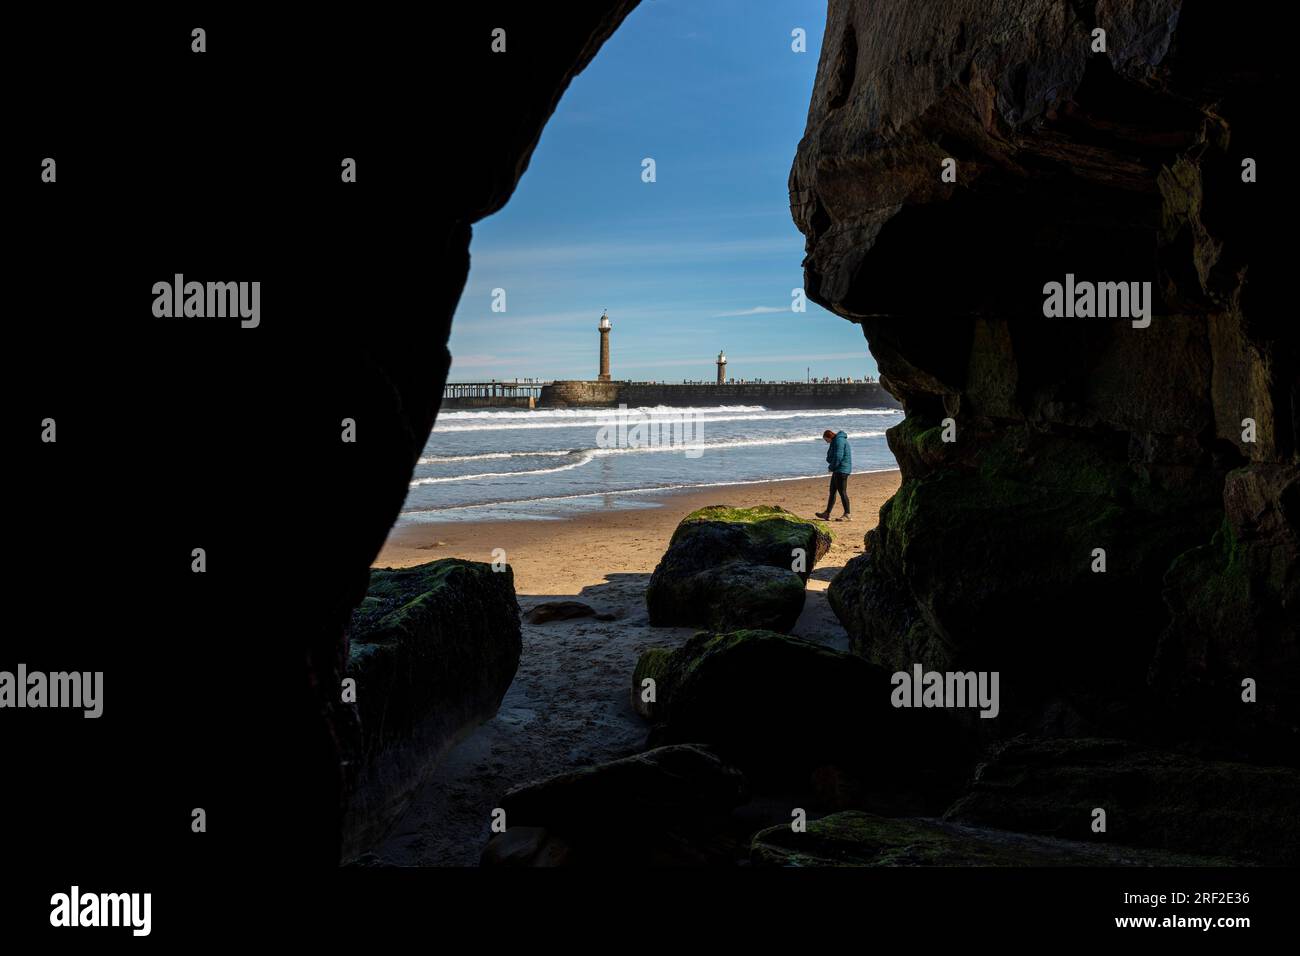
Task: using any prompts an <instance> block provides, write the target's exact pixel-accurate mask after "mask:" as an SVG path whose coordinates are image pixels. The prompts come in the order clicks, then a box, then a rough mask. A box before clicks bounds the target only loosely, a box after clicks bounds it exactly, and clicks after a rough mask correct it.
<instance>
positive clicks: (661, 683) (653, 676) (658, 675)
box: [631, 647, 673, 720]
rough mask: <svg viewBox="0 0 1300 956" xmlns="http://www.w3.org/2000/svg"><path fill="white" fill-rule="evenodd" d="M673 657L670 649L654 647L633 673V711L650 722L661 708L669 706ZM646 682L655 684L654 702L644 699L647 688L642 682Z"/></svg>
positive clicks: (645, 654) (639, 660)
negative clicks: (650, 681)
mask: <svg viewBox="0 0 1300 956" xmlns="http://www.w3.org/2000/svg"><path fill="white" fill-rule="evenodd" d="M672 656H673V652H672V651H671V650H669V649H668V648H665V647H652V648H650V650H648V651H646V652H645V653H644V654H642V655H641V657H640V658H639V659H638V660H637V662H636V669H635V670H633V672H632V694H631V700H632V709H633V710H635V711H636V712H637V713H638V714H640V715H641V716H642V717H645V718H646V719H648V720H654V719H655V715H656V714H657V713H658V712H659V708H660V707H661V706H665V707H666V706H667V702H668V693H669V682H668V680H667V679H666V676H667V673H668V667H669V662H670V661H671V660H672ZM645 680H653V681H654V682H655V683H654V697H655V699H654V700H653V701H648V700H645V699H644V698H645V693H646V690H647V688H645V687H643V686H642V681H645Z"/></svg>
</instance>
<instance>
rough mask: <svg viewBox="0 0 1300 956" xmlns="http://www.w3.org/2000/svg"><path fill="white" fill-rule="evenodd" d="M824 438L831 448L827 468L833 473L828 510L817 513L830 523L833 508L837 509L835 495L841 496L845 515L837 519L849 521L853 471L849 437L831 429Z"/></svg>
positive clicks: (827, 504)
mask: <svg viewBox="0 0 1300 956" xmlns="http://www.w3.org/2000/svg"><path fill="white" fill-rule="evenodd" d="M822 438H824V439H825V440H826V443H827V444H828V445H830V446H831V447H830V448H828V449H826V467H827V470H828V471H829V472H830V473H831V491H830V497H828V498H827V499H826V510H825V511H819V512H817V517H818V518H821V519H822V520H823V521H829V520H830V517H831V508H833V507H835V495H836V493H838V494H839V496H840V504H841V505H843V506H844V514H843V515H842V516H841V517H840V518H838V519H836V520H838V521H848V520H849V475H850V473H852V471H853V455H852V453H851V452H850V451H849V436H848V435H846V434H845V433H844V432H842V431H840V432H833V431H831V430H830V429H829V428H828V429H826V431H824V432H822Z"/></svg>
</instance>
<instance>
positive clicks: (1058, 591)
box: [827, 423, 1222, 735]
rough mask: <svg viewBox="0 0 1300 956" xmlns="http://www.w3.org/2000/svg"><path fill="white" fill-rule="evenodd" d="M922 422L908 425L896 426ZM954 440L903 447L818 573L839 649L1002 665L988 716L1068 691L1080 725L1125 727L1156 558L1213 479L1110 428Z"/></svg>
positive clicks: (1195, 518)
mask: <svg viewBox="0 0 1300 956" xmlns="http://www.w3.org/2000/svg"><path fill="white" fill-rule="evenodd" d="M970 427H971V428H974V427H975V426H973V425H972V426H970ZM930 432H931V429H926V428H922V425H921V423H916V424H909V425H908V427H907V428H906V429H902V430H901V432H900V436H901V437H899V438H898V439H897V440H898V441H899V442H904V443H907V442H913V443H914V442H917V441H923V442H928V441H929V438H928V437H927V436H929V435H930ZM965 442H966V444H965V445H964V446H963V447H968V449H969V450H968V451H966V452H965V453H964V454H965V455H966V458H965V459H964V460H962V461H961V462H950V461H947V460H946V459H945V460H944V461H942V462H939V461H935V460H934V459H933V456H930V457H929V458H926V457H925V456H922V455H921V454H920V453H919V452H917V453H916V454H915V455H914V456H913V457H914V458H915V461H916V463H917V464H916V465H915V467H916V468H917V469H918V471H917V472H916V473H914V475H909V476H908V477H905V479H904V481H903V483H902V485H901V486H900V487H899V490H898V492H897V493H896V494H895V495H894V496H893V498H891V499H890V500H889V501H888V502H886V503H885V505H884V506H883V507H882V508H881V511H880V522H879V524H878V526H877V527H876V528H875V529H873V530H872V531H871V532H869V533H868V536H867V547H866V551H865V553H864V554H863V555H861V556H860V557H857V558H855V559H853V560H852V561H850V562H848V563H847V564H846V565H845V567H844V569H843V570H842V571H841V572H840V574H838V575H837V576H836V577H835V579H834V580H833V581H832V582H831V585H830V588H829V590H828V593H827V598H828V601H829V602H830V605H831V608H832V609H833V610H834V612H835V614H836V616H837V617H838V618H839V620H840V622H841V623H842V624H843V625H844V628H845V630H846V631H848V634H849V638H850V646H851V648H852V649H853V650H854V652H855V653H859V654H861V655H863V656H864V657H866V658H867V659H868V660H871V661H873V662H875V663H877V664H880V665H881V666H883V667H887V668H889V669H890V670H905V669H907V668H909V667H911V666H912V665H913V664H914V663H920V664H922V665H923V666H924V667H925V668H926V669H927V670H930V669H933V670H940V671H951V670H963V671H965V670H978V671H983V670H989V671H992V670H997V671H999V672H1001V674H1002V678H1003V681H1004V683H1005V686H1011V685H1012V683H1013V682H1014V683H1015V684H1016V685H1017V686H1019V687H1021V688H1023V689H1024V690H1025V692H1024V693H1021V694H1018V695H1017V696H1016V698H1015V700H1013V701H1009V705H1008V707H1007V708H1005V709H1004V711H1003V715H1002V716H1001V717H999V720H998V728H999V730H1000V731H1006V730H1011V731H1012V732H1014V731H1015V730H1024V729H1035V728H1037V727H1039V726H1041V725H1042V721H1044V720H1045V719H1047V718H1045V717H1044V714H1046V713H1047V712H1048V711H1049V710H1050V709H1051V708H1053V707H1061V706H1068V707H1069V709H1070V710H1071V712H1073V713H1079V714H1084V715H1086V719H1088V720H1089V721H1092V723H1090V724H1089V725H1088V726H1089V728H1090V729H1089V731H1088V732H1103V731H1104V732H1107V733H1111V734H1114V735H1120V734H1121V733H1130V732H1136V730H1137V727H1138V726H1140V725H1141V724H1142V722H1141V721H1140V720H1139V719H1137V718H1129V717H1126V716H1125V713H1124V709H1125V708H1127V709H1129V710H1133V709H1137V708H1141V707H1142V706H1143V705H1144V704H1145V702H1146V700H1147V697H1148V694H1147V687H1146V676H1147V669H1148V667H1149V665H1150V662H1151V658H1152V655H1153V652H1154V650H1155V643H1156V641H1155V638H1156V636H1157V635H1158V634H1159V633H1160V631H1161V629H1162V628H1163V627H1164V625H1165V623H1166V621H1167V620H1168V609H1167V608H1166V606H1165V604H1164V601H1163V600H1162V598H1161V592H1162V582H1163V579H1164V575H1165V572H1166V570H1167V569H1168V567H1169V565H1170V563H1171V562H1172V561H1173V559H1174V558H1175V557H1176V556H1177V555H1179V554H1181V553H1183V552H1184V551H1186V550H1187V548H1189V547H1191V546H1193V545H1195V544H1197V543H1200V542H1203V541H1205V540H1208V538H1209V536H1210V534H1211V533H1212V532H1213V529H1214V527H1216V526H1217V525H1218V524H1219V523H1220V521H1221V517H1220V515H1221V509H1222V504H1221V500H1220V499H1221V489H1220V488H1218V487H1217V486H1216V485H1215V482H1214V481H1213V479H1212V477H1210V476H1204V477H1200V476H1198V477H1195V478H1190V477H1182V478H1179V477H1177V476H1176V475H1171V474H1166V473H1162V472H1156V471H1143V470H1142V469H1140V468H1138V467H1135V466H1134V465H1133V464H1132V463H1131V461H1130V459H1129V446H1128V443H1127V441H1125V440H1121V439H1120V438H1119V437H1116V436H1109V435H1105V434H1101V435H1095V436H1088V437H1086V438H1084V437H1080V436H1074V435H1070V436H1062V435H1058V434H1054V433H1052V432H1050V431H1046V430H1038V429H1035V428H1033V427H1029V426H1024V427H1019V428H1005V429H1002V430H1001V431H999V432H998V433H997V434H996V435H995V436H987V437H983V436H977V435H973V434H971V433H969V432H968V433H967V437H966V439H965ZM927 447H928V446H927ZM952 454H954V455H955V454H957V452H953V453H952ZM905 474H906V472H905ZM1095 549H1103V550H1104V551H1105V554H1106V569H1105V573H1094V571H1093V570H1092V563H1093V561H1094V558H1095V555H1094V551H1095ZM1045 622H1050V626H1047V625H1046V623H1045ZM1049 634H1050V636H1049ZM1081 719H1082V718H1081ZM1106 721H1109V723H1106ZM989 729H991V728H985V730H989Z"/></svg>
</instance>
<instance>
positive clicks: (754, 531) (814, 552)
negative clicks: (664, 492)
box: [646, 505, 831, 631]
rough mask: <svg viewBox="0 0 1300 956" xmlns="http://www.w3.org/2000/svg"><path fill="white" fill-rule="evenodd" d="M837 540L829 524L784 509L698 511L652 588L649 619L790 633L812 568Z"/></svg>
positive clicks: (672, 545)
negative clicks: (834, 538) (828, 526)
mask: <svg viewBox="0 0 1300 956" xmlns="http://www.w3.org/2000/svg"><path fill="white" fill-rule="evenodd" d="M830 546H831V535H830V531H829V530H827V528H826V526H825V524H823V523H822V522H819V521H812V520H809V519H806V518H800V517H799V516H798V515H795V514H791V513H790V512H789V511H786V510H785V509H784V508H778V507H775V506H766V505H764V506H759V507H755V508H730V507H727V506H725V505H714V506H711V507H708V508H701V509H699V510H698V511H693V512H692V513H691V514H689V515H687V516H686V517H685V518H683V519H682V522H681V524H679V525H678V526H677V530H676V531H674V532H673V537H672V540H671V541H670V542H669V544H668V550H667V552H666V553H665V554H664V556H663V559H662V560H660V562H659V564H658V566H657V567H656V568H655V571H654V574H653V575H652V576H651V578H650V584H649V586H648V587H647V588H646V607H647V609H648V610H649V612H650V623H651V624H652V625H653V626H655V627H670V626H687V627H707V628H710V629H712V630H715V631H726V630H734V629H737V628H747V627H748V628H765V629H768V630H775V631H788V630H789V629H790V628H791V627H793V626H794V623H795V621H796V620H798V618H799V614H800V612H801V611H802V610H803V603H804V586H805V584H806V583H807V580H808V574H809V572H810V571H811V570H812V569H813V567H814V566H815V565H816V563H817V561H818V560H820V559H821V558H823V557H825V556H826V553H827V551H829V550H830Z"/></svg>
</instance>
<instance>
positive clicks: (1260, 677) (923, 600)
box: [790, 0, 1300, 762]
mask: <svg viewBox="0 0 1300 956" xmlns="http://www.w3.org/2000/svg"><path fill="white" fill-rule="evenodd" d="M1098 27H1100V28H1103V29H1104V30H1105V31H1106V52H1093V50H1092V44H1093V35H1092V31H1093V30H1094V29H1095V28H1098ZM1272 32H1273V31H1271V30H1270V28H1269V27H1268V25H1267V24H1266V23H1265V22H1264V21H1262V20H1260V19H1258V18H1254V17H1246V16H1242V15H1240V13H1239V12H1238V11H1236V10H1233V9H1232V8H1230V7H1214V6H1212V5H1202V4H1188V3H1180V2H1156V0H1124V2H1120V3H1116V4H1109V5H1107V6H1106V8H1105V10H1104V16H1103V15H1101V14H1099V13H1098V12H1097V11H1094V10H1093V8H1092V7H1090V6H1088V5H1080V4H1075V3H1070V2H1067V0H1057V2H1049V3H1034V4H1030V3H1006V4H988V3H983V2H976V0H952V2H945V3H937V4H916V3H911V2H909V0H885V2H880V3H875V2H873V3H866V2H857V0H831V2H830V4H829V12H828V19H827V30H826V40H825V44H824V46H823V50H822V58H821V63H820V65H819V70H818V76H817V81H816V86H815V89H814V91H813V96H812V103H811V107H810V110H809V116H808V126H807V130H806V133H805V135H804V137H803V140H802V142H801V143H800V146H799V150H798V153H797V156H796V158H795V162H794V165H793V168H792V170H791V173H790V203H791V212H792V214H793V217H794V220H795V222H796V224H797V225H798V227H799V228H800V229H801V230H802V231H803V233H804V235H805V236H806V238H807V257H806V259H805V262H804V269H805V288H806V291H807V294H808V296H809V297H810V298H811V299H813V300H814V301H816V302H818V303H820V304H822V305H824V306H825V307H827V308H829V309H831V310H833V311H834V312H836V313H838V314H839V315H841V316H843V317H845V318H847V319H849V320H851V321H853V322H855V323H858V324H860V325H861V326H862V329H863V332H864V334H865V335H866V338H867V341H868V343H869V345H870V347H871V352H872V354H873V355H874V356H875V358H876V359H877V361H878V362H879V366H880V370H881V381H882V383H883V384H884V385H885V387H886V388H887V389H888V390H889V391H890V392H892V393H893V394H894V395H896V396H897V397H898V398H899V399H901V401H902V402H903V405H904V409H905V411H906V414H907V417H906V420H905V421H904V422H903V423H902V424H900V425H899V426H897V427H895V428H894V429H891V431H890V433H889V443H890V448H891V449H892V450H893V451H894V453H895V455H896V456H897V458H898V461H899V466H900V468H901V470H902V474H903V484H902V487H901V489H900V491H899V492H898V494H897V495H896V496H895V497H894V498H893V499H892V500H891V501H890V502H889V503H888V504H887V505H886V506H885V507H884V508H883V509H882V511H881V520H880V524H879V527H878V528H876V529H874V530H872V531H871V532H870V533H869V534H868V535H867V550H866V553H865V554H864V555H863V556H862V557H860V558H857V559H855V560H854V561H852V562H850V564H849V565H848V566H847V567H846V568H845V571H844V572H843V574H841V575H840V576H839V577H838V578H837V579H836V581H835V582H834V584H833V586H832V589H831V593H830V599H831V602H832V605H833V607H834V608H835V609H836V611H837V613H838V614H839V616H840V618H841V620H842V621H843V622H844V624H845V626H846V628H848V630H849V631H850V633H851V635H852V637H853V640H854V646H855V648H856V649H857V650H858V651H859V652H860V653H862V654H863V655H865V656H866V657H868V658H869V659H871V660H873V661H876V662H877V663H880V664H883V665H885V666H888V667H904V666H909V665H910V664H912V663H913V662H916V661H919V662H921V663H923V664H925V665H926V666H927V667H929V666H934V667H936V668H944V667H956V668H961V669H980V670H986V669H987V670H999V671H1001V672H1002V673H1003V675H1004V680H1005V681H1006V684H1004V686H1016V687H1018V688H1019V689H1020V691H1019V692H1018V694H1017V695H1016V697H1015V699H1014V700H1012V701H1011V702H1010V706H1009V708H1008V710H1007V716H1006V720H1005V721H999V724H1000V725H1001V726H1002V729H1003V730H1010V729H1014V728H1016V727H1030V728H1034V729H1044V730H1054V732H1062V731H1065V732H1071V733H1083V734H1089V733H1105V734H1107V735H1114V736H1132V735H1135V734H1138V733H1144V734H1150V735H1153V736H1157V737H1159V738H1161V739H1163V740H1166V741H1168V742H1170V743H1179V744H1189V745H1194V746H1197V747H1207V748H1211V749H1212V750H1213V751H1214V752H1216V753H1219V754H1221V755H1225V756H1237V757H1252V758H1255V759H1264V760H1285V761H1288V762H1290V761H1294V759H1295V755H1296V754H1298V753H1300V746H1297V738H1296V734H1297V727H1298V726H1300V647H1298V646H1297V637H1296V635H1297V630H1298V628H1297V621H1298V619H1300V577H1298V576H1297V572H1296V556H1297V541H1298V540H1300V509H1297V505H1296V501H1297V494H1298V492H1297V474H1298V470H1297V462H1298V461H1300V458H1298V455H1300V441H1298V439H1297V427H1298V424H1300V398H1298V396H1300V348H1297V338H1296V331H1295V329H1296V326H1295V323H1292V322H1290V321H1289V320H1285V319H1284V318H1282V316H1283V315H1284V314H1285V309H1284V308H1283V307H1282V304H1281V300H1280V295H1279V286H1278V284H1277V275H1278V273H1277V271H1276V270H1273V269H1271V268H1270V266H1271V262H1270V255H1269V253H1270V247H1271V244H1272V242H1273V239H1272V238H1271V230H1270V227H1269V217H1270V215H1271V210H1272V208H1273V205H1274V203H1275V202H1276V201H1279V200H1278V196H1277V193H1276V187H1270V186H1269V185H1267V184H1265V183H1263V182H1262V181H1261V182H1244V181H1243V163H1244V161H1246V160H1248V159H1251V158H1254V159H1256V160H1258V158H1259V157H1261V156H1265V155H1276V154H1277V152H1278V150H1279V149H1280V148H1281V141H1280V136H1281V131H1280V130H1281V127H1280V126H1279V124H1277V122H1276V115H1277V111H1278V109H1279V108H1280V106H1279V104H1277V103H1276V101H1275V97H1276V95H1277V91H1278V90H1280V89H1281V88H1282V86H1281V80H1280V64H1281V62H1283V59H1284V58H1283V59H1276V58H1274V56H1273V55H1271V54H1269V53H1268V52H1266V51H1267V50H1268V49H1269V44H1270V43H1271V42H1273V41H1272V40H1271V39H1270V37H1269V34H1270V33H1272ZM949 158H951V159H954V160H955V161H956V167H955V169H956V178H955V182H945V181H944V180H943V178H942V177H941V171H942V164H943V162H944V160H945V159H949ZM1271 189H1272V191H1270V190H1271ZM922 262H924V263H926V265H925V268H924V270H923V269H922V268H921V267H920V266H919V265H918V264H919V263H922ZM923 272H925V273H928V274H929V278H928V279H927V280H926V281H919V278H920V276H921V275H922V273H923ZM1067 274H1070V275H1074V276H1077V277H1078V278H1079V279H1081V280H1089V281H1098V282H1100V281H1112V282H1150V283H1151V284H1152V285H1151V287H1152V292H1153V295H1154V297H1155V300H1156V301H1155V304H1154V309H1153V312H1154V315H1153V317H1152V319H1151V322H1150V325H1149V326H1148V327H1145V328H1135V327H1134V326H1133V323H1132V322H1131V321H1128V320H1125V319H1056V318H1047V317H1045V315H1044V311H1043V303H1044V286H1045V284H1046V283H1049V282H1053V281H1056V282H1061V281H1062V280H1063V279H1064V278H1065V277H1066V275H1067ZM946 419H951V420H952V425H953V426H955V435H954V436H953V437H954V438H955V440H953V441H944V440H943V429H942V427H941V426H942V425H943V423H944V421H945V420H946ZM1245 419H1251V420H1253V422H1254V423H1255V426H1256V435H1255V438H1256V440H1255V441H1253V442H1252V441H1247V440H1245V436H1244V432H1245V427H1244V425H1243V421H1244V420H1245ZM1098 548H1100V549H1104V550H1105V557H1106V570H1105V572H1104V573H1094V572H1093V571H1092V560H1093V553H1094V549H1098ZM1245 678H1252V679H1255V680H1257V681H1259V682H1261V684H1263V683H1267V685H1268V687H1269V688H1270V692H1269V694H1268V697H1267V700H1268V702H1267V704H1265V703H1264V700H1265V697H1264V695H1262V694H1261V695H1260V697H1259V700H1260V703H1259V704H1243V703H1242V701H1241V697H1240V695H1241V691H1242V681H1243V679H1245ZM1148 681H1150V683H1149V684H1148Z"/></svg>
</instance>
